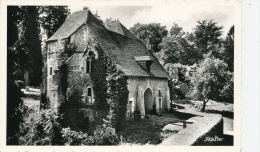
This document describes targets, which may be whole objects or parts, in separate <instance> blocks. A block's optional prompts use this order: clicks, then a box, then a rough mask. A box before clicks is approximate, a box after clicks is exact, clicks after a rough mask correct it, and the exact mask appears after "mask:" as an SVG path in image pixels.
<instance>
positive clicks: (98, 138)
mask: <svg viewBox="0 0 260 152" xmlns="http://www.w3.org/2000/svg"><path fill="white" fill-rule="evenodd" d="M61 133H62V137H63V138H64V142H65V143H64V144H65V145H117V144H118V143H119V138H118V136H117V135H116V131H115V129H114V128H111V127H105V126H101V127H98V128H97V129H96V130H95V131H94V136H89V135H88V134H87V133H84V132H81V131H80V132H77V131H73V130H71V129H70V128H63V129H62V131H61Z"/></svg>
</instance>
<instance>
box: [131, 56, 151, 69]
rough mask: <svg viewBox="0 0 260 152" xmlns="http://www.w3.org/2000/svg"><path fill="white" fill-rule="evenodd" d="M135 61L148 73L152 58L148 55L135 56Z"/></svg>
mask: <svg viewBox="0 0 260 152" xmlns="http://www.w3.org/2000/svg"><path fill="white" fill-rule="evenodd" d="M134 58H135V61H136V62H137V63H138V64H139V65H140V66H141V67H142V68H143V69H144V70H145V71H146V72H147V73H150V69H151V64H152V63H153V59H152V58H151V57H150V56H136V57H134Z"/></svg>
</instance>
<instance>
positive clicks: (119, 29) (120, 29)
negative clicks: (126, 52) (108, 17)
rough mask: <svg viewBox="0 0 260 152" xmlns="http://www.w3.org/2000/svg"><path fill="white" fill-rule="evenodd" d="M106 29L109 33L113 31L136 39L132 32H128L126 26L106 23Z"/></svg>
mask: <svg viewBox="0 0 260 152" xmlns="http://www.w3.org/2000/svg"><path fill="white" fill-rule="evenodd" d="M104 25H105V27H106V28H107V29H108V30H109V31H113V32H116V33H119V34H121V35H125V36H127V37H129V38H133V39H134V38H136V37H135V36H134V35H133V34H132V33H131V32H130V31H128V30H127V29H126V28H125V26H124V25H122V24H121V23H114V22H105V23H104Z"/></svg>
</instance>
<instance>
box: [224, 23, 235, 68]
mask: <svg viewBox="0 0 260 152" xmlns="http://www.w3.org/2000/svg"><path fill="white" fill-rule="evenodd" d="M223 59H224V61H225V62H226V63H227V64H228V68H229V70H230V71H232V72H234V25H233V26H232V27H231V28H230V30H229V32H228V34H227V36H226V39H225V41H224V53H223Z"/></svg>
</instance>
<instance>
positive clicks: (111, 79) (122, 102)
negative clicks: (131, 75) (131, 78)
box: [106, 61, 128, 131]
mask: <svg viewBox="0 0 260 152" xmlns="http://www.w3.org/2000/svg"><path fill="white" fill-rule="evenodd" d="M106 81H107V103H108V104H109V105H110V108H109V113H108V119H109V126H111V127H113V128H116V130H117V131H118V130H120V129H121V127H122V124H123V121H124V119H125V116H126V105H127V101H128V89H127V81H126V79H125V78H124V74H123V72H121V71H120V70H118V68H116V66H115V65H114V64H113V63H112V62H111V61H108V63H107V76H106Z"/></svg>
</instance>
